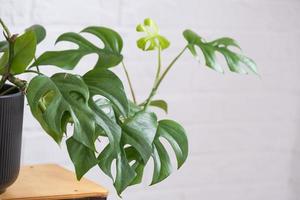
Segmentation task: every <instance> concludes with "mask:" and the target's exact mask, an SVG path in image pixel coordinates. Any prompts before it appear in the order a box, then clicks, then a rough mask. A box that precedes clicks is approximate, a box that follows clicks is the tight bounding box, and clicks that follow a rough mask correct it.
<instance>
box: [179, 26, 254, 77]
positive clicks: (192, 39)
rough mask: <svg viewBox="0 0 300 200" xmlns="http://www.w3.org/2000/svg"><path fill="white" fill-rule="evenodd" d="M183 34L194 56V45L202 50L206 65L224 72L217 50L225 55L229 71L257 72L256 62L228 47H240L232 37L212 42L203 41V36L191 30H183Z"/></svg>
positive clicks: (195, 54)
mask: <svg viewBox="0 0 300 200" xmlns="http://www.w3.org/2000/svg"><path fill="white" fill-rule="evenodd" d="M183 36H184V38H185V39H186V40H187V42H188V48H189V50H190V51H191V53H192V54H193V55H194V56H196V57H198V54H197V52H196V50H195V47H196V46H197V47H198V48H199V49H200V50H201V51H202V53H203V55H204V58H205V63H206V65H207V66H208V67H210V68H212V69H214V70H216V71H218V72H221V73H223V72H224V70H223V69H222V67H221V66H220V65H219V63H218V62H217V59H216V53H217V52H219V53H221V54H223V56H224V57H225V59H226V62H227V65H228V67H229V69H230V71H232V72H236V73H241V74H247V73H248V71H251V72H254V73H255V74H257V68H256V64H255V63H254V61H253V60H251V59H250V58H248V57H246V56H244V55H242V54H238V53H235V52H233V51H232V50H230V49H229V47H237V48H239V49H240V46H239V45H238V44H237V42H236V41H235V40H233V39H232V38H220V39H217V40H214V41H212V42H205V41H204V40H203V38H201V37H200V36H199V35H198V34H196V33H195V32H193V31H191V30H185V31H184V32H183Z"/></svg>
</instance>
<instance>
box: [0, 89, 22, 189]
mask: <svg viewBox="0 0 300 200" xmlns="http://www.w3.org/2000/svg"><path fill="white" fill-rule="evenodd" d="M11 87H12V86H10V85H5V86H4V88H3V89H2V90H1V91H0V93H1V92H3V91H4V90H7V89H8V88H11ZM23 108H24V95H23V94H22V92H20V91H19V90H18V89H13V90H11V91H10V92H9V93H8V94H6V95H4V96H0V194H1V193H3V192H4V191H5V189H6V188H7V187H8V186H10V185H11V184H13V183H14V182H15V180H16V179H17V177H18V175H19V170H20V157H21V145H22V126H23Z"/></svg>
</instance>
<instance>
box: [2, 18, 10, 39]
mask: <svg viewBox="0 0 300 200" xmlns="http://www.w3.org/2000/svg"><path fill="white" fill-rule="evenodd" d="M0 24H1V26H2V27H3V30H4V32H5V33H6V37H8V38H10V37H11V34H10V31H9V29H8V28H7V26H6V25H5V23H4V22H3V21H2V19H1V18H0Z"/></svg>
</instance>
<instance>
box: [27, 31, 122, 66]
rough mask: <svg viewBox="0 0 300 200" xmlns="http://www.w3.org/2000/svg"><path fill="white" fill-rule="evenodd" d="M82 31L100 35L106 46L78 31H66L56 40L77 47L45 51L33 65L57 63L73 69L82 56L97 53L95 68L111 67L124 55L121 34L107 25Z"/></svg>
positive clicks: (56, 64)
mask: <svg viewBox="0 0 300 200" xmlns="http://www.w3.org/2000/svg"><path fill="white" fill-rule="evenodd" d="M82 32H85V33H90V34H92V35H94V36H96V37H98V38H99V39H100V40H101V41H102V42H103V44H104V48H99V47H97V46H95V45H94V44H92V43H91V42H90V41H88V40H87V39H85V38H84V37H82V36H81V35H80V34H78V33H73V32H70V33H64V34H62V35H61V36H59V38H58V39H57V41H56V42H61V41H68V42H72V43H74V44H76V45H78V48H77V49H70V50H64V51H49V52H45V53H43V54H42V55H41V56H40V57H39V58H37V60H36V62H34V64H33V65H32V66H35V65H55V66H57V67H60V68H63V69H67V70H72V69H74V67H75V66H76V65H77V64H78V62H79V61H80V60H81V59H82V57H84V56H86V55H88V54H92V53H96V54H97V55H98V56H99V58H98V61H97V63H96V65H95V68H109V67H113V66H116V65H118V64H119V63H120V62H121V61H122V59H123V56H122V55H121V51H122V48H123V42H122V38H121V37H120V35H119V34H118V33H117V32H115V31H113V30H111V29H109V28H105V27H88V28H86V29H84V30H83V31H82Z"/></svg>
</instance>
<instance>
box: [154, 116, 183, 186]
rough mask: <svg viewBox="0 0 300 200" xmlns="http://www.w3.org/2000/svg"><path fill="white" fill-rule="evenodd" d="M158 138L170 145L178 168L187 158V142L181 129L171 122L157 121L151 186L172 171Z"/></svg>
mask: <svg viewBox="0 0 300 200" xmlns="http://www.w3.org/2000/svg"><path fill="white" fill-rule="evenodd" d="M160 138H164V139H166V140H167V141H168V142H169V143H170V144H171V146H172V148H173V150H174V152H175V155H176V158H177V167H178V168H180V167H181V166H182V165H183V163H184V162H185V160H186V158H187V156H188V140H187V136H186V133H185V130H184V129H183V127H182V126H180V125H179V124H178V123H177V122H175V121H172V120H161V121H159V125H158V128H157V133H156V137H155V140H154V144H153V154H152V157H153V160H154V173H153V178H152V183H151V185H153V184H156V183H158V182H160V181H162V180H164V179H165V178H167V177H168V176H169V175H170V174H171V171H172V166H171V162H170V157H169V156H168V152H167V151H166V149H165V148H164V146H163V144H162V143H161V141H160Z"/></svg>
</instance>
